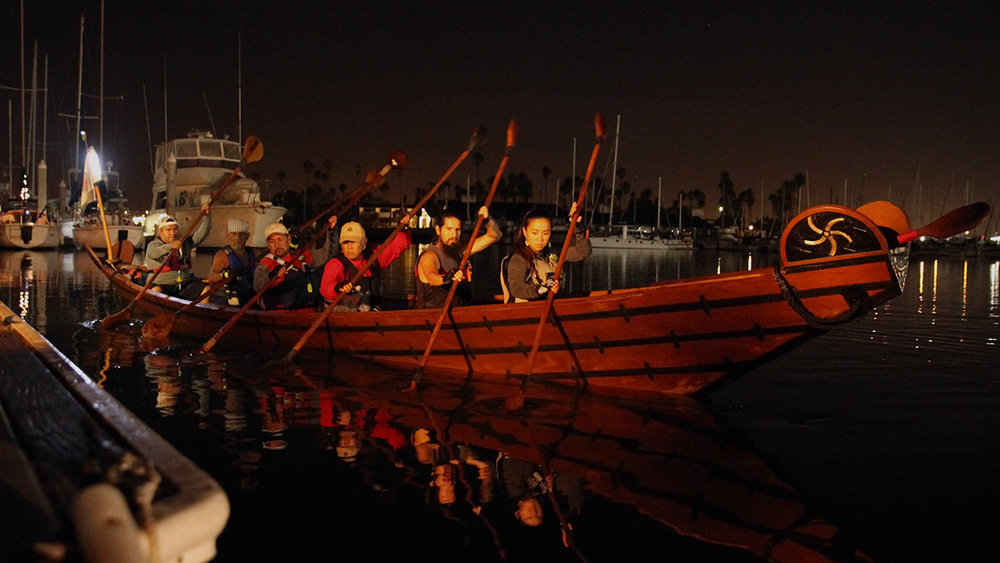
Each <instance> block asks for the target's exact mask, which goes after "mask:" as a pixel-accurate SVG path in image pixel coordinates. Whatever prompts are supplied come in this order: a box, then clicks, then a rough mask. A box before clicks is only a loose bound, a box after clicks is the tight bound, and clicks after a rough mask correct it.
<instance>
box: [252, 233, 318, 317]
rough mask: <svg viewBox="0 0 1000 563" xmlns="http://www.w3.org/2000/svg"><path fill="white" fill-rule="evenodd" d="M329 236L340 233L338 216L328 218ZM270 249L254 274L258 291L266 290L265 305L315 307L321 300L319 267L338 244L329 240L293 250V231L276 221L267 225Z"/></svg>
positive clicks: (262, 302) (268, 307) (267, 306)
mask: <svg viewBox="0 0 1000 563" xmlns="http://www.w3.org/2000/svg"><path fill="white" fill-rule="evenodd" d="M327 222H328V224H329V229H328V231H327V236H328V239H332V238H334V237H335V236H336V231H335V230H334V227H336V225H337V216H336V215H333V216H331V217H330V218H329V219H328V220H327ZM264 238H265V240H266V241H267V250H268V253H267V254H266V255H265V256H264V257H263V258H261V259H260V262H259V264H258V266H257V268H256V269H255V270H254V274H253V288H254V291H255V292H260V291H264V290H265V289H266V292H265V293H264V295H263V296H262V298H261V301H260V302H261V304H262V305H263V306H264V308H265V309H312V308H314V307H315V306H316V305H317V303H318V302H319V295H320V293H319V282H320V272H321V270H320V269H319V268H320V267H321V266H322V265H323V264H325V263H326V261H327V257H328V254H327V252H328V250H327V249H329V248H330V247H332V246H333V245H334V243H332V242H331V241H329V240H328V241H326V243H325V244H324V245H323V246H322V247H313V248H302V249H298V250H296V251H295V252H292V248H291V235H290V233H289V231H288V227H286V226H285V225H283V224H282V223H272V224H270V225H268V226H267V228H265V229H264Z"/></svg>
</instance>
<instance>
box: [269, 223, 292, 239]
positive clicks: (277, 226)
mask: <svg viewBox="0 0 1000 563" xmlns="http://www.w3.org/2000/svg"><path fill="white" fill-rule="evenodd" d="M287 234H288V227H286V226H284V225H282V224H281V223H271V224H270V225H268V226H267V228H266V229H264V239H265V240H266V239H267V237H269V236H271V235H287Z"/></svg>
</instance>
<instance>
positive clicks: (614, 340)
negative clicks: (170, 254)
mask: <svg viewBox="0 0 1000 563" xmlns="http://www.w3.org/2000/svg"><path fill="white" fill-rule="evenodd" d="M977 205H978V206H979V207H977V208H976V209H973V210H972V211H971V212H968V211H965V209H964V208H963V209H960V210H956V211H953V212H951V213H949V214H948V215H945V216H944V217H942V218H940V219H939V220H938V221H935V222H934V223H932V224H931V225H929V226H927V227H922V228H921V230H919V231H914V230H911V229H910V224H909V220H908V218H907V217H906V215H905V214H904V213H903V212H902V210H900V209H899V208H898V207H896V206H894V205H892V204H890V203H887V202H874V203H871V204H868V205H866V206H863V207H862V208H860V209H858V210H855V209H849V208H846V207H841V206H836V205H823V206H818V207H813V208H811V209H808V210H806V211H804V212H803V213H802V214H800V215H798V216H797V217H796V218H794V219H793V220H792V221H791V222H790V223H789V225H788V226H787V228H786V229H785V231H784V233H783V235H782V239H781V246H780V261H779V262H778V263H777V264H776V265H775V266H774V267H764V268H757V269H754V270H749V271H743V272H732V273H726V274H720V275H714V276H705V277H697V278H690V279H683V280H677V281H669V282H660V283H656V284H654V285H651V286H649V287H640V288H631V289H619V290H613V291H600V292H593V293H591V294H589V295H582V296H566V297H561V298H559V299H556V300H555V301H554V304H553V308H552V312H551V315H550V325H549V326H546V327H545V328H544V330H543V331H542V333H541V337H540V341H539V346H538V351H537V354H536V355H535V357H534V361H533V363H530V360H529V355H530V354H529V353H530V351H531V349H532V346H533V338H534V335H535V333H536V327H537V326H538V322H539V319H540V318H541V317H542V314H543V308H544V307H545V305H546V304H545V302H542V301H535V302H526V303H513V304H486V305H472V306H465V307H455V308H453V309H452V310H451V311H450V313H449V317H448V319H447V320H446V322H445V324H444V326H443V328H442V330H441V331H440V334H439V335H438V337H437V339H436V341H435V345H434V346H433V348H432V353H431V354H430V356H429V358H428V359H427V361H426V364H425V367H426V369H427V373H428V374H430V373H436V374H441V376H448V375H457V376H461V377H469V376H470V375H471V377H472V378H473V379H486V380H489V379H497V378H500V379H506V378H516V379H522V380H525V381H526V382H527V381H529V380H532V381H552V382H559V383H566V384H571V385H580V384H585V385H587V386H589V387H591V388H610V389H615V390H616V392H622V391H624V390H635V391H642V392H649V391H653V392H660V393H668V394H694V393H697V392H700V391H704V390H707V389H709V388H711V387H713V386H714V385H715V384H718V383H720V382H722V381H724V380H727V379H729V378H732V377H735V376H738V375H740V374H744V373H746V372H748V371H750V370H752V369H754V368H755V367H756V366H758V365H761V364H762V363H764V362H767V361H769V360H771V359H773V358H775V357H777V356H779V355H780V354H782V353H783V352H786V351H787V350H789V349H791V348H792V347H794V346H797V345H799V344H802V343H803V342H806V341H807V340H809V339H811V338H814V337H816V336H819V335H821V334H823V333H825V332H826V331H827V330H829V329H830V328H831V327H832V326H835V325H838V324H841V323H846V322H848V321H850V320H852V319H854V318H857V317H860V316H862V315H865V314H866V313H867V312H868V311H870V310H872V309H873V308H874V307H876V306H878V305H880V304H882V303H885V302H886V301H889V300H890V299H892V298H894V297H896V296H898V295H900V293H901V292H902V291H903V286H904V281H905V275H906V267H907V261H908V247H909V245H908V244H906V242H907V241H908V240H911V238H912V237H908V236H906V235H907V234H908V233H917V232H924V231H927V230H935V229H933V228H932V227H936V226H937V225H939V224H940V223H941V222H942V221H943V222H946V223H948V224H949V225H948V229H951V228H959V229H962V230H964V229H965V228H968V226H967V225H968V224H969V223H978V222H979V221H981V220H982V218H983V217H985V214H986V213H988V211H989V206H988V205H985V204H977ZM984 208H985V210H984ZM956 214H957V216H954V215H956ZM952 223H955V224H952ZM959 223H960V224H961V225H959ZM948 229H937V230H948ZM899 233H904V234H903V235H900V234H899ZM900 241H902V242H900ZM91 258H92V260H93V261H94V263H95V265H97V267H99V268H100V269H101V271H102V272H103V273H104V274H105V275H106V276H107V277H108V279H109V280H110V281H111V283H112V285H113V286H114V288H115V289H117V290H118V291H119V292H120V293H121V294H122V295H123V296H124V297H126V298H128V299H130V300H134V299H135V297H136V295H137V294H138V293H139V291H140V290H141V287H140V286H139V285H136V284H135V283H133V281H132V279H131V278H130V277H129V276H128V275H127V274H126V273H124V272H121V271H118V270H116V269H115V268H113V267H112V266H110V265H108V264H105V263H102V262H101V260H100V259H98V258H97V256H96V255H94V254H93V253H91ZM135 305H137V306H138V307H139V308H141V309H143V310H145V311H147V312H149V313H152V314H171V313H178V312H179V310H180V309H181V308H183V307H184V306H185V305H188V302H186V301H183V300H180V299H176V298H172V297H168V296H164V295H163V294H161V293H155V292H145V293H144V294H143V295H142V296H141V298H140V299H139V300H138V301H137V302H135ZM235 312H236V309H235V308H231V307H225V306H218V305H212V304H204V303H199V304H197V305H196V306H194V307H190V308H189V309H188V310H186V311H184V312H183V313H180V314H177V315H174V317H175V318H174V320H173V325H172V326H173V330H175V331H176V332H177V333H179V334H186V335H190V336H194V337H198V338H209V337H212V336H213V335H215V333H216V332H217V331H218V329H219V328H220V327H221V326H223V325H224V324H226V323H227V322H228V321H229V320H230V319H231V318H232V316H233V314H234V313H235ZM440 313H441V311H439V310H435V309H417V310H393V311H371V312H363V313H332V314H329V315H328V316H327V317H326V318H325V319H324V320H323V321H321V322H320V324H318V325H317V326H318V328H319V329H318V330H315V331H314V332H312V333H311V335H310V337H309V338H308V340H306V341H305V342H302V343H299V342H298V341H299V340H300V339H301V338H302V337H303V336H304V335H305V334H306V332H307V330H308V328H309V327H310V326H311V325H312V324H313V323H314V321H317V316H318V315H321V314H323V313H317V312H287V311H261V310H249V311H248V312H247V313H246V314H245V315H243V316H242V317H241V318H240V319H239V321H238V322H236V323H233V324H232V327H231V329H230V330H229V332H228V333H226V334H225V335H220V336H219V340H220V342H221V343H224V342H225V341H226V340H228V341H231V342H239V343H240V345H241V346H244V347H246V346H247V345H248V344H250V345H252V346H256V349H258V350H267V349H271V350H273V351H276V352H277V351H282V350H287V349H288V348H289V347H292V346H293V345H294V346H295V347H296V349H299V348H303V349H305V348H310V349H318V350H322V351H325V352H329V351H331V350H333V351H336V352H338V353H344V354H348V355H351V356H356V357H358V358H362V359H365V360H369V361H373V362H377V363H381V364H385V365H389V366H396V367H400V368H416V367H417V366H418V365H419V364H420V361H421V358H422V356H423V353H424V350H425V348H426V346H427V343H428V342H429V340H430V335H431V332H432V330H433V327H434V325H435V323H436V322H437V319H438V317H439V315H440ZM251 343H252V344H251Z"/></svg>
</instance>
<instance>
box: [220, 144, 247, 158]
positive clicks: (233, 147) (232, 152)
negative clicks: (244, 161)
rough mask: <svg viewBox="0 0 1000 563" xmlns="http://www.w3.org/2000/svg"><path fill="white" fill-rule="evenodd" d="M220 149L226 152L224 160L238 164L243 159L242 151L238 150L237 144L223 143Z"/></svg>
mask: <svg viewBox="0 0 1000 563" xmlns="http://www.w3.org/2000/svg"><path fill="white" fill-rule="evenodd" d="M222 147H223V148H224V149H225V151H226V160H235V161H237V162H239V160H240V159H241V158H243V150H242V149H241V148H240V145H239V143H223V145H222Z"/></svg>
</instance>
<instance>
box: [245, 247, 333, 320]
mask: <svg viewBox="0 0 1000 563" xmlns="http://www.w3.org/2000/svg"><path fill="white" fill-rule="evenodd" d="M311 261H312V257H311V256H310V255H309V251H308V250H307V251H306V252H305V253H304V254H303V255H302V256H299V258H298V259H297V260H295V262H291V263H289V262H285V261H284V260H282V259H280V258H275V257H274V255H273V254H268V255H267V256H264V257H263V258H261V259H260V264H259V265H258V266H263V267H264V268H267V270H268V271H269V272H273V271H274V270H275V269H277V268H281V267H282V266H286V267H287V268H288V271H287V273H286V274H285V278H284V279H283V280H282V281H281V282H279V283H276V284H275V285H273V286H271V288H270V289H268V290H267V293H265V294H264V296H263V297H262V298H261V299H262V301H263V302H264V307H265V308H266V309H311V308H314V307H315V306H316V304H317V303H318V297H319V283H318V279H317V277H316V272H320V274H319V275H322V272H321V271H319V270H317V269H315V268H313V267H312V265H311V264H310V262H311Z"/></svg>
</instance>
